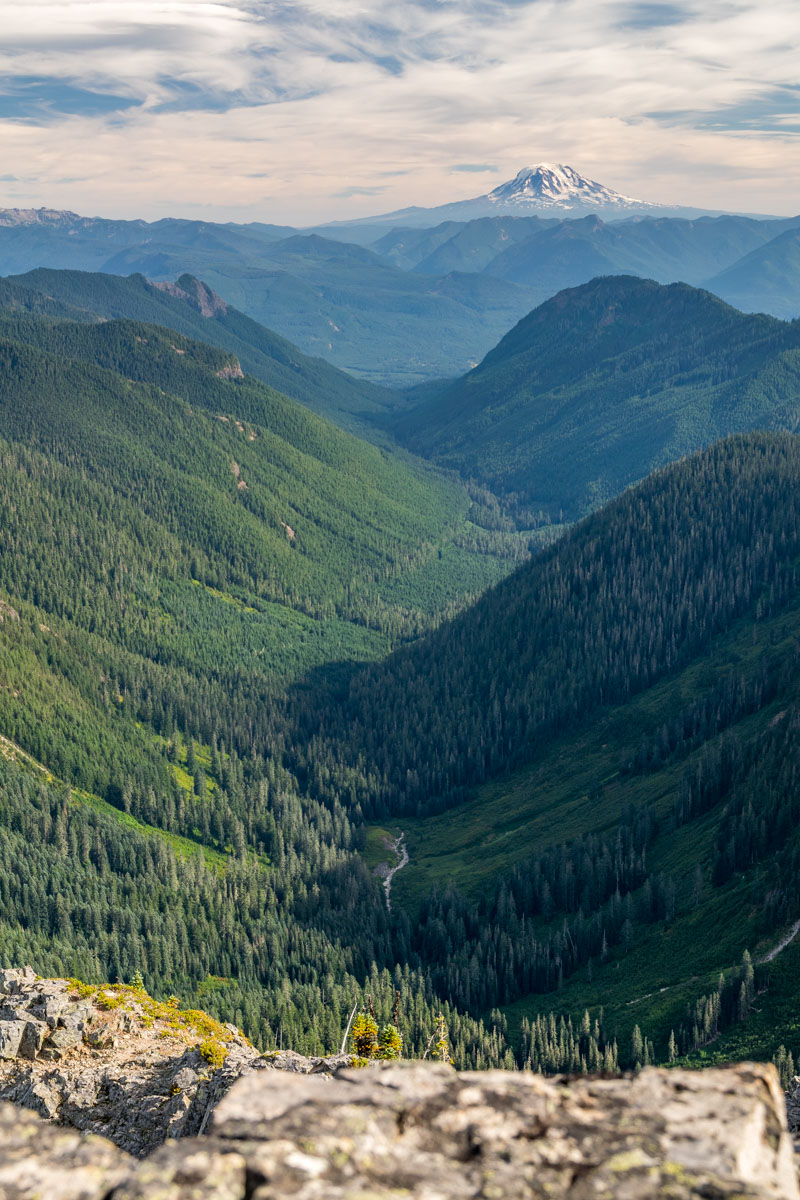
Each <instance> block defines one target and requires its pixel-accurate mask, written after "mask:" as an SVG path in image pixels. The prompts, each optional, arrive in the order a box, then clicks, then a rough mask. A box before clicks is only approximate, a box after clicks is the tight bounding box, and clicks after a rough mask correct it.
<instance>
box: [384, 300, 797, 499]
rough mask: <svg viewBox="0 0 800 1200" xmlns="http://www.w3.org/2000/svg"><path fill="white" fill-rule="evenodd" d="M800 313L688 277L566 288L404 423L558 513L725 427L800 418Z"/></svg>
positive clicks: (461, 461)
mask: <svg viewBox="0 0 800 1200" xmlns="http://www.w3.org/2000/svg"><path fill="white" fill-rule="evenodd" d="M799 391H800V322H798V321H792V322H785V321H779V320H776V319H775V318H774V317H768V316H764V315H745V314H744V313H741V312H738V311H737V310H736V309H734V308H731V307H729V305H727V304H725V303H723V301H721V300H719V299H717V297H715V296H712V295H711V294H710V293H708V292H704V291H701V290H699V289H697V288H693V287H689V286H688V285H687V284H684V283H676V284H671V285H669V286H663V285H660V284H657V283H654V282H652V280H645V279H637V278H634V277H633V276H609V277H605V278H598V279H594V280H592V281H591V282H590V283H585V284H582V285H581V286H580V287H575V288H570V289H568V290H566V291H562V292H559V294H558V295H557V296H554V297H553V298H552V299H550V300H547V301H546V302H545V303H544V304H542V305H540V307H539V308H536V309H534V311H533V312H531V313H529V314H528V316H526V317H524V318H523V319H522V320H521V321H520V322H519V324H518V325H516V326H515V327H514V329H512V330H511V331H510V332H509V333H508V334H506V336H505V337H504V338H503V339H502V341H501V342H500V343H499V344H498V345H497V346H496V347H495V348H494V349H493V350H492V351H490V353H489V354H487V355H486V357H485V358H484V360H483V362H481V363H480V364H479V366H477V367H476V368H475V369H474V370H472V371H470V372H469V374H467V375H465V376H463V377H462V378H461V379H460V380H456V381H455V382H453V383H450V384H445V385H442V386H441V387H440V388H439V390H438V393H435V394H434V395H433V397H432V398H428V399H426V400H424V401H423V402H422V403H421V404H419V405H418V406H417V407H415V408H413V409H411V410H410V411H409V412H407V413H402V414H400V415H399V416H398V417H396V418H395V419H394V428H395V430H396V431H397V433H398V434H399V436H400V437H401V438H402V440H403V441H405V442H406V444H407V445H409V446H410V447H411V448H412V449H414V450H415V451H416V452H418V453H421V454H425V455H428V456H430V457H432V458H433V459H434V460H435V461H437V462H440V463H442V464H444V465H446V466H449V467H454V468H456V469H457V470H459V471H461V472H462V473H463V474H464V475H465V476H468V477H475V478H479V479H481V480H482V481H483V482H484V483H486V484H488V485H489V486H491V487H492V488H494V490H495V491H497V492H500V493H508V494H514V495H517V496H521V497H523V498H524V499H525V501H526V503H528V504H529V505H532V506H533V507H535V508H539V507H541V508H543V509H545V510H546V511H548V512H549V513H551V515H553V516H555V517H557V516H558V515H559V514H560V513H561V512H563V513H566V514H567V515H568V516H569V517H570V518H574V517H576V516H581V515H584V514H585V513H587V512H589V511H591V510H592V509H594V508H597V507H598V506H599V505H600V504H602V503H604V502H605V501H607V500H609V499H611V497H613V496H615V495H617V494H618V493H619V492H620V491H621V490H622V489H623V488H624V487H626V486H627V485H629V484H631V483H633V482H635V481H636V480H637V479H641V478H642V477H643V476H645V475H646V474H648V472H650V471H652V470H653V469H655V468H657V467H660V466H663V465H664V464H665V463H668V462H672V461H674V460H675V459H677V458H679V457H680V456H681V455H682V454H689V453H692V452H694V451H695V450H699V449H701V448H702V447H703V446H706V445H708V444H710V443H711V442H713V441H714V440H716V439H717V438H719V437H723V436H725V435H726V434H731V433H738V432H745V431H748V430H753V429H789V430H794V429H796V428H797V426H798V415H799V414H798V403H797V397H798V392H799Z"/></svg>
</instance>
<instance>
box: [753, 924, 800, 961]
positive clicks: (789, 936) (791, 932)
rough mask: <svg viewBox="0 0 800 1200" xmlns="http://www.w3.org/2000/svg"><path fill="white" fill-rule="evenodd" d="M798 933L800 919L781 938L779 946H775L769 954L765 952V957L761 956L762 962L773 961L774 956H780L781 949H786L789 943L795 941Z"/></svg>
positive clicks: (799, 931) (799, 930)
mask: <svg viewBox="0 0 800 1200" xmlns="http://www.w3.org/2000/svg"><path fill="white" fill-rule="evenodd" d="M798 933H800V921H795V923H794V925H793V926H792V928H791V929H790V930H789V932H788V933H787V934H786V935H785V937H783V938H781V940H780V941H779V942H778V944H777V946H773V947H772V949H771V950H770V952H769V954H765V955H764V957H763V958H760V959H759V960H758V961H759V962H761V963H768V962H772V960H773V958H777V957H778V955H779V954H780V952H781V950H785V949H786V947H787V946H788V945H789V943H790V942H793V941H794V939H795V938H796V937H797V935H798Z"/></svg>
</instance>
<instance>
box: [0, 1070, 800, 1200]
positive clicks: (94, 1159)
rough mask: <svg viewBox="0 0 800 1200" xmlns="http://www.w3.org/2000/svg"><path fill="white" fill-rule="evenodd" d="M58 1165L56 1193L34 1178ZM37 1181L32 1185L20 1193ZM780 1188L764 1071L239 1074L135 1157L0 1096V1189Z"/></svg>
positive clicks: (194, 1193)
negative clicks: (181, 1130)
mask: <svg viewBox="0 0 800 1200" xmlns="http://www.w3.org/2000/svg"><path fill="white" fill-rule="evenodd" d="M54 1179H58V1180H59V1181H60V1182H59V1185H58V1189H57V1190H48V1181H52V1180H54ZM37 1189H38V1190H37ZM44 1195H53V1196H58V1197H59V1198H63V1200H73V1198H75V1200H77V1197H80V1198H81V1200H101V1198H102V1200H145V1198H147V1200H200V1198H201V1197H203V1198H205V1197H208V1198H214V1200H284V1198H288V1197H295V1198H297V1200H377V1198H378V1197H385V1198H386V1200H389V1198H390V1197H392V1198H398V1200H399V1197H405V1198H406V1200H464V1198H470V1197H474V1198H475V1200H478V1198H481V1200H534V1198H537V1200H538V1198H542V1200H544V1198H545V1197H548V1198H553V1197H565V1198H566V1197H569V1200H599V1198H602V1197H619V1198H620V1200H622V1198H624V1200H645V1198H647V1200H650V1198H652V1197H659V1196H663V1197H665V1198H666V1197H669V1200H684V1198H686V1200H688V1198H689V1197H706V1198H707V1200H723V1198H725V1197H727V1198H730V1200H733V1198H734V1197H736V1198H738V1200H743V1198H745V1197H749V1198H751V1200H756V1198H761V1200H767V1198H771V1200H779V1198H780V1200H798V1196H800V1193H799V1192H798V1187H797V1180H796V1175H795V1165H794V1161H793V1154H792V1148H791V1140H790V1138H789V1135H788V1133H787V1130H786V1119H785V1111H784V1101H783V1095H782V1093H781V1091H780V1088H779V1086H778V1080H777V1074H776V1072H775V1070H774V1068H772V1067H769V1066H761V1065H752V1064H750V1065H748V1064H744V1065H740V1066H737V1067H734V1068H731V1069H729V1070H713V1071H703V1072H689V1071H665V1070H658V1069H651V1068H648V1069H646V1070H644V1071H642V1072H641V1074H640V1075H638V1076H636V1077H635V1078H630V1077H629V1078H621V1079H590V1078H585V1077H584V1078H577V1079H566V1078H557V1079H544V1078H542V1077H541V1076H537V1075H532V1074H529V1073H512V1072H502V1071H489V1072H481V1073H477V1072H475V1073H464V1074H457V1073H456V1072H455V1071H453V1070H452V1069H451V1068H450V1067H447V1066H445V1065H442V1064H430V1063H427V1064H426V1063H416V1064H407V1065H403V1064H391V1065H390V1064H384V1065H382V1066H376V1067H371V1068H368V1069H366V1070H353V1069H343V1070H340V1071H339V1072H338V1073H337V1074H336V1076H335V1077H334V1078H333V1079H329V1078H326V1077H325V1076H317V1077H316V1078H315V1077H314V1076H311V1075H309V1074H307V1073H305V1072H304V1071H302V1072H284V1073H279V1072H275V1071H260V1072H257V1073H256V1072H251V1073H250V1074H249V1075H247V1076H245V1077H244V1078H243V1079H241V1080H240V1081H239V1082H238V1083H236V1084H235V1085H234V1087H233V1088H232V1089H231V1090H230V1091H229V1092H228V1093H227V1095H226V1096H225V1098H224V1099H223V1100H222V1101H221V1102H220V1104H219V1106H218V1107H217V1108H216V1110H215V1113H214V1116H213V1119H212V1122H211V1126H210V1128H209V1131H208V1133H207V1134H206V1135H205V1136H202V1137H190V1138H184V1139H181V1140H180V1141H168V1142H167V1143H165V1144H164V1145H163V1146H161V1147H160V1148H159V1149H158V1150H156V1151H155V1152H154V1153H153V1154H152V1155H150V1156H149V1157H148V1158H146V1159H145V1160H143V1161H142V1160H139V1161H137V1160H134V1159H132V1158H130V1157H128V1156H126V1155H124V1154H123V1153H122V1152H121V1151H119V1150H118V1149H117V1148H116V1147H114V1146H113V1145H111V1143H109V1142H104V1141H101V1140H97V1139H94V1140H90V1141H85V1140H84V1139H83V1138H82V1137H81V1136H80V1135H79V1134H77V1133H75V1132H74V1131H72V1130H64V1129H62V1128H59V1127H57V1126H53V1125H45V1124H42V1123H38V1124H37V1118H35V1117H34V1116H33V1115H32V1114H30V1113H21V1112H19V1111H18V1110H14V1109H12V1108H11V1107H10V1106H8V1107H2V1106H0V1197H2V1198H3V1200H28V1198H32V1197H34V1196H44Z"/></svg>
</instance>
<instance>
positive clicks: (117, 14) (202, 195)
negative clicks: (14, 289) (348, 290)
mask: <svg viewBox="0 0 800 1200" xmlns="http://www.w3.org/2000/svg"><path fill="white" fill-rule="evenodd" d="M2 12H3V19H4V38H3V46H2V48H0V61H2V67H3V83H2V85H0V147H2V153H3V163H4V171H3V174H2V175H0V184H2V191H1V192H0V204H1V205H2V206H3V207H19V208H36V207H42V206H44V207H50V208H56V209H71V210H73V211H75V212H79V213H82V214H84V215H90V216H93V215H97V216H106V217H120V218H130V217H141V218H145V219H148V220H154V219H158V218H160V217H163V216H168V215H169V216H186V217H195V218H205V219H208V220H216V221H221V220H222V221H224V220H236V221H251V220H260V221H265V222H269V223H277V224H290V225H311V224H314V223H316V222H324V221H333V220H346V219H352V218H357V217H365V216H369V215H371V214H377V213H384V212H390V211H393V210H395V209H399V208H404V207H406V206H410V205H420V206H424V207H430V206H434V205H438V204H443V203H447V202H450V201H453V200H458V199H468V198H471V197H473V196H477V195H481V194H484V193H485V192H488V191H490V190H491V188H492V187H494V186H496V185H497V184H498V183H500V182H502V181H504V180H506V179H509V178H512V177H513V176H514V175H515V174H516V172H517V171H518V170H519V169H520V168H521V167H523V166H526V165H529V164H532V163H536V162H540V161H551V162H564V163H569V164H571V165H573V166H574V167H576V169H578V170H579V171H580V172H581V173H583V174H585V175H587V176H588V177H590V178H592V179H596V180H599V181H600V182H601V183H604V184H606V185H607V186H609V187H612V188H614V189H615V190H617V191H620V192H623V193H625V194H628V195H632V196H635V197H637V198H639V199H642V200H648V201H655V202H659V203H663V204H667V205H681V204H683V205H690V206H692V207H700V208H710V209H726V210H729V211H731V210H732V211H738V212H751V213H774V214H775V215H793V214H794V213H795V212H796V211H797V200H796V197H797V196H798V195H800V156H798V155H797V154H796V153H793V151H794V150H795V149H796V147H797V144H798V142H797V139H798V134H800V106H799V104H798V101H799V100H800V84H798V82H797V80H796V62H797V45H798V42H800V10H798V8H797V5H796V4H795V3H793V2H790V0H771V2H770V3H768V4H766V5H758V4H755V3H752V2H750V0H746V2H745V0H739V2H735V0H710V2H707V3H704V4H702V5H699V4H696V3H691V2H689V0H685V2H684V0H680V2H674V3H673V2H669V3H629V2H619V0H600V2H599V3H598V2H594V0H591V2H590V0H560V2H555V0H463V2H459V3H456V2H455V0H404V2H403V3H401V4H399V5H398V4H395V5H392V6H388V5H386V4H385V3H384V2H383V0H326V2H325V3H322V2H321V0H281V2H274V0H217V2H216V3H212V2H207V0H171V3H169V4H164V3H161V2H160V0H140V2H137V3H134V2H133V0H67V2H66V3H54V2H53V0H27V2H26V3H24V4H22V3H19V2H18V0H6V2H5V3H3V4H2Z"/></svg>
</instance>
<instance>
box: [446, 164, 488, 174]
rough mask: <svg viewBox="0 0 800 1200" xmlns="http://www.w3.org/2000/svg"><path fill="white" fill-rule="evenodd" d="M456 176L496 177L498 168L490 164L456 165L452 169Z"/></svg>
mask: <svg viewBox="0 0 800 1200" xmlns="http://www.w3.org/2000/svg"><path fill="white" fill-rule="evenodd" d="M450 170H451V171H452V172H453V174H454V175H461V174H464V175H486V174H489V175H496V174H497V167H492V166H490V165H489V164H488V163H456V164H455V165H454V166H452V167H451V168H450Z"/></svg>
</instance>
